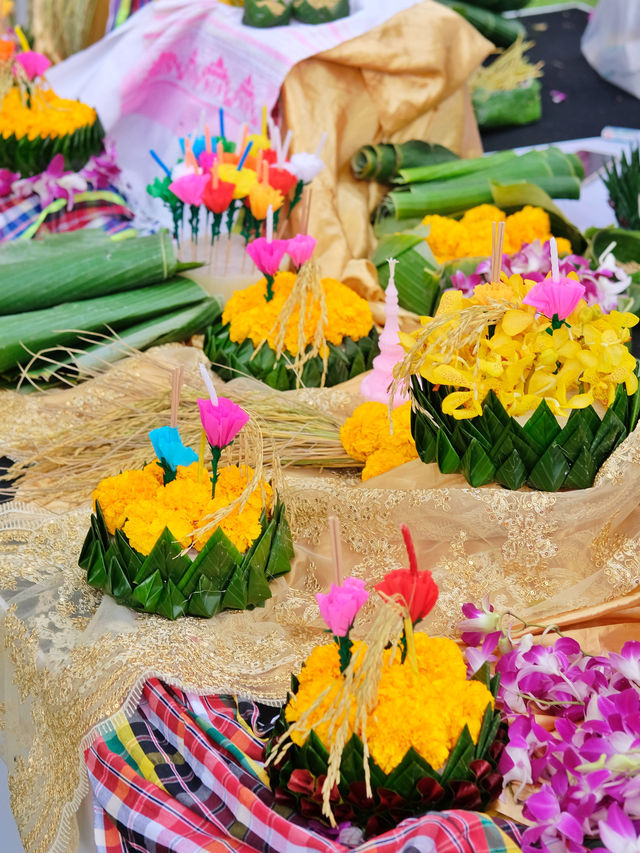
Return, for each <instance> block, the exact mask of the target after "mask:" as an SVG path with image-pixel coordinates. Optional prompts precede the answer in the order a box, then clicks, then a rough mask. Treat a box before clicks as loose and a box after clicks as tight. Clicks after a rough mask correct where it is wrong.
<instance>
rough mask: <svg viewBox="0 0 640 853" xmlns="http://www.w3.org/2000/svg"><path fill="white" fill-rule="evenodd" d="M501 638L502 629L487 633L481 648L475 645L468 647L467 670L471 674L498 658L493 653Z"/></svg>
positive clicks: (466, 653) (466, 654)
mask: <svg viewBox="0 0 640 853" xmlns="http://www.w3.org/2000/svg"><path fill="white" fill-rule="evenodd" d="M501 638H502V631H493V633H491V634H487V635H486V637H485V638H484V640H483V641H482V646H481V647H480V648H479V649H478V648H474V647H473V646H468V647H467V649H466V652H465V656H466V658H467V672H468V674H469V676H472V675H475V673H476V672H478V671H479V670H480V669H482V667H483V666H484V665H485V663H495V661H496V660H497V658H496V656H495V655H494V654H493V653H494V652H495V650H496V649H497V648H498V643H499V642H500V639H501Z"/></svg>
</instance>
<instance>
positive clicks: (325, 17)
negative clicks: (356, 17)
mask: <svg viewBox="0 0 640 853" xmlns="http://www.w3.org/2000/svg"><path fill="white" fill-rule="evenodd" d="M292 9H293V17H294V18H297V19H298V20H299V21H301V22H302V23H303V24H327V23H329V22H330V21H337V20H338V18H346V17H347V16H348V15H349V13H350V11H351V10H350V8H349V0H293V4H292Z"/></svg>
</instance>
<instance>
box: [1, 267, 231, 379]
mask: <svg viewBox="0 0 640 853" xmlns="http://www.w3.org/2000/svg"><path fill="white" fill-rule="evenodd" d="M207 299H208V297H207V295H206V294H205V292H204V291H203V290H202V288H201V287H200V286H199V285H198V284H195V282H192V281H189V280H188V279H185V278H180V277H177V278H173V279H171V280H170V281H167V282H164V283H162V284H158V285H156V286H155V287H153V288H150V287H141V288H138V289H136V290H129V291H128V292H126V293H112V294H109V295H108V296H101V297H97V298H95V299H83V300H81V301H78V302H65V303H63V304H61V305H56V306H54V307H51V308H45V309H42V310H40V311H27V312H24V313H22V314H11V315H9V316H5V317H0V373H3V374H6V373H8V372H10V371H12V370H14V369H15V368H16V367H17V366H18V365H20V364H25V363H26V362H28V361H29V360H30V358H31V355H30V352H31V353H36V352H38V351H40V350H42V349H46V348H49V347H56V346H75V345H76V344H77V342H78V340H79V338H80V337H81V334H82V333H80V334H78V331H77V330H79V329H80V330H82V332H111V331H115V332H118V331H120V330H121V329H131V327H135V326H136V325H137V324H138V323H142V322H144V321H148V320H153V319H159V318H162V317H163V316H165V315H166V314H167V313H171V312H173V311H176V310H177V309H184V308H186V307H188V306H193V305H196V304H199V303H202V302H203V301H205V300H207ZM216 305H217V303H216ZM29 351H30V352H29Z"/></svg>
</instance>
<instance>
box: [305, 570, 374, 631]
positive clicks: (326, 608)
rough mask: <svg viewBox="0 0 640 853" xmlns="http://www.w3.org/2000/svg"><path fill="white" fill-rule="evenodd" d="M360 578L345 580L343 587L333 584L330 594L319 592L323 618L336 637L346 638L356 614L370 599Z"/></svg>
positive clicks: (319, 603)
mask: <svg viewBox="0 0 640 853" xmlns="http://www.w3.org/2000/svg"><path fill="white" fill-rule="evenodd" d="M364 587H365V583H364V581H363V580H360V578H345V581H344V583H343V584H342V586H336V585H335V584H331V590H330V592H328V593H326V594H324V593H321V592H318V593H317V594H316V599H317V602H318V607H319V608H320V613H321V614H322V618H323V619H324V621H325V622H326V623H327V626H328V627H329V630H330V631H331V633H332V634H334V636H336V637H346V636H347V635H348V634H349V631H350V630H351V626H352V625H353V620H354V619H355V618H356V614H357V613H358V611H359V610H360V608H361V607H362V605H363V604H364V603H365V601H366V600H367V599H368V598H369V593H368V592H367V591H366V589H365V588H364Z"/></svg>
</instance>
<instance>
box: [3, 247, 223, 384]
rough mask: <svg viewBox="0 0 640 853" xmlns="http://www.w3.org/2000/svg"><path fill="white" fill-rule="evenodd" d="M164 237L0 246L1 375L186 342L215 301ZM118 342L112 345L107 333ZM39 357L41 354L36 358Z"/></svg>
mask: <svg viewBox="0 0 640 853" xmlns="http://www.w3.org/2000/svg"><path fill="white" fill-rule="evenodd" d="M191 266H193V264H186V265H185V264H179V263H178V262H177V260H176V258H175V255H174V251H173V244H172V241H171V238H170V237H169V235H168V234H167V233H164V232H162V233H159V234H154V235H151V236H148V237H131V238H128V239H125V240H119V241H114V240H113V239H111V238H109V237H108V236H107V235H105V234H104V233H103V232H97V231H76V232H73V233H70V234H62V235H58V234H56V235H52V236H50V237H47V238H46V239H44V240H41V241H40V240H38V241H31V242H26V241H14V242H10V243H6V244H5V245H3V246H2V247H1V248H0V377H1V378H2V380H3V381H4V382H5V383H8V384H11V383H14V382H15V381H16V379H17V378H19V377H20V376H24V375H25V373H26V377H27V378H28V379H31V380H33V381H38V380H47V379H49V378H50V377H51V376H52V374H54V373H57V372H59V371H63V372H65V371H68V374H69V375H70V376H73V375H77V374H78V370H82V369H90V368H91V367H92V366H94V367H95V365H96V364H104V362H111V361H114V360H116V359H117V358H121V357H122V356H123V355H126V350H127V348H131V347H133V348H136V349H145V348H147V347H149V346H152V345H153V344H159V343H167V342H169V341H179V340H185V339H187V338H189V337H190V336H191V335H194V334H196V333H198V332H201V331H203V330H204V328H205V327H206V326H207V325H208V324H209V323H211V322H213V321H214V320H215V319H216V318H217V317H218V316H219V315H220V312H221V307H220V304H219V303H218V301H217V300H216V299H212V298H211V297H209V296H207V294H206V293H205V292H204V291H203V290H202V288H201V287H200V286H199V285H197V284H195V283H194V282H192V281H190V280H189V279H187V278H184V277H182V276H180V275H178V273H179V272H180V271H181V270H184V269H188V268H190V267H191ZM115 338H117V341H116V342H115V343H114V339H115ZM38 353H42V355H41V356H40V357H39V358H37V359H34V356H35V355H36V354H38Z"/></svg>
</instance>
